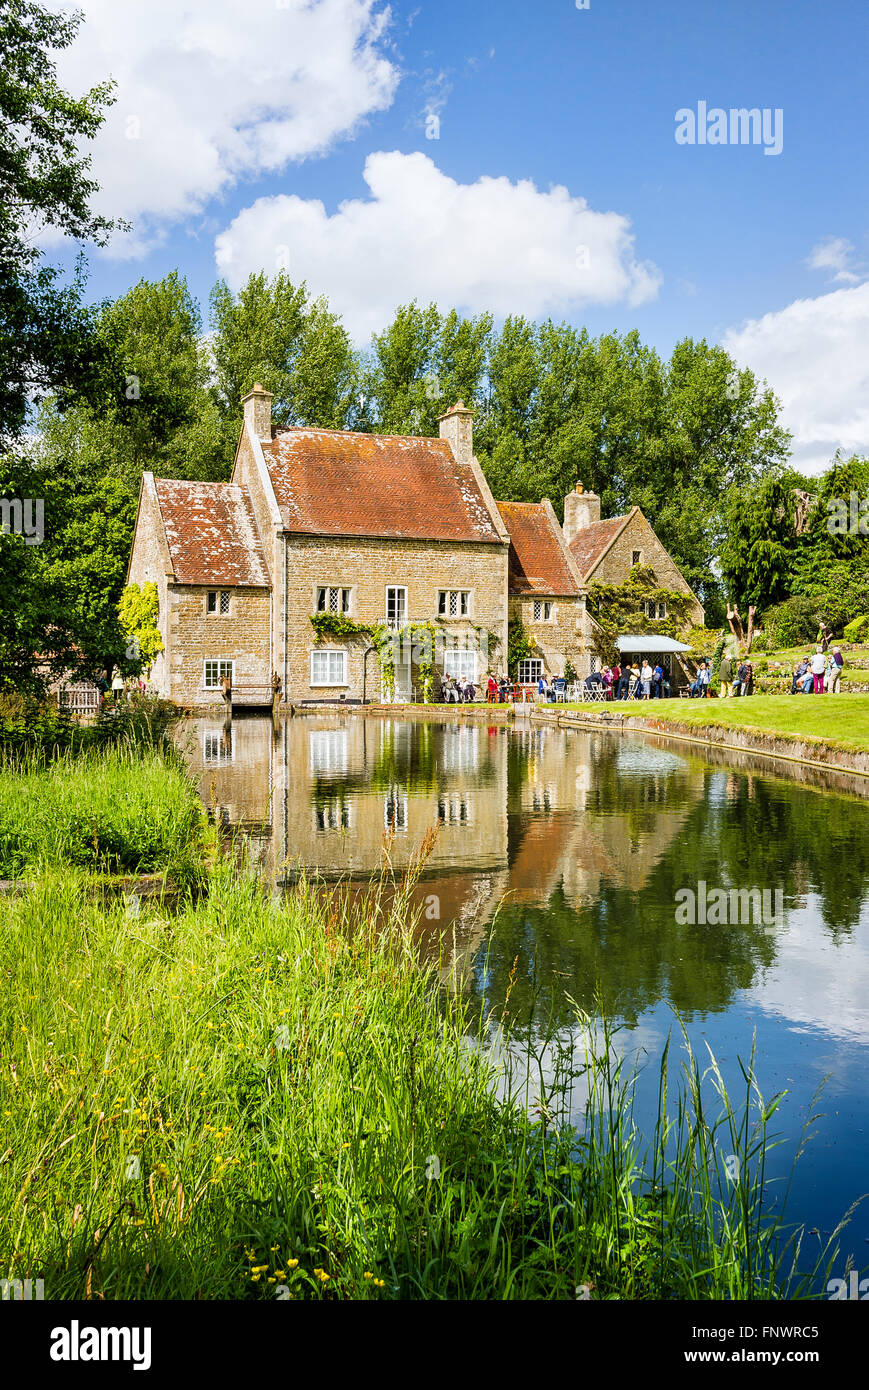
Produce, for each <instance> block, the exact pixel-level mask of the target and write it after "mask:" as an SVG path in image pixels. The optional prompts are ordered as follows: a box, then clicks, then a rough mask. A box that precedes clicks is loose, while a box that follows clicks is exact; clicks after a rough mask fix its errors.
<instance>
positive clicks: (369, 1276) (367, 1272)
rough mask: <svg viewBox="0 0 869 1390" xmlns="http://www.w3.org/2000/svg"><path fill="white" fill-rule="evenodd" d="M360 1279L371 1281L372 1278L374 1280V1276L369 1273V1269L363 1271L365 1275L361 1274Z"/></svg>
mask: <svg viewBox="0 0 869 1390" xmlns="http://www.w3.org/2000/svg"><path fill="white" fill-rule="evenodd" d="M362 1278H363V1279H373V1278H374V1275H373V1274H372V1273H371V1270H370V1269H366V1271H365V1273H364V1274H363V1276H362Z"/></svg>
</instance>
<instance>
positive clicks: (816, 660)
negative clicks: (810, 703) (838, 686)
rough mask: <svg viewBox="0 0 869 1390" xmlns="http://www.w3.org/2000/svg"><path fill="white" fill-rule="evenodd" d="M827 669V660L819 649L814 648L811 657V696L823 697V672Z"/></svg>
mask: <svg viewBox="0 0 869 1390" xmlns="http://www.w3.org/2000/svg"><path fill="white" fill-rule="evenodd" d="M826 669H827V658H826V657H825V656H824V653H823V652H822V651H821V648H820V647H816V648H815V655H814V656H813V657H812V686H813V694H815V695H823V693H824V671H825V670H826Z"/></svg>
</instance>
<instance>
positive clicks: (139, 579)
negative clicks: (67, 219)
mask: <svg viewBox="0 0 869 1390" xmlns="http://www.w3.org/2000/svg"><path fill="white" fill-rule="evenodd" d="M170 564H171V561H170V559H169V552H168V547H167V546H166V543H165V540H164V538H163V523H162V521H161V519H160V509H159V507H158V505H157V495H156V491H155V489H154V486H153V483H152V482H151V480H150V475H146V477H145V479H144V480H143V484H142V493H141V498H140V501H139V514H138V520H137V524H136V534H135V537H134V541H133V552H132V555H131V556H130V567H129V572H128V574H127V583H128V584H138V585H139V587H140V588H141V587H142V586H143V585H144V584H156V585H157V600H158V604H159V607H158V612H157V629H158V631H159V633H160V636H161V637H162V639H163V648H164V649H163V651H162V652H160V654H159V656H158V657H157V658H156V660H155V661H154V664H153V666H152V667H151V673H150V683H151V685H152V686H153V687H154V689H155V690H156V691H157V693H158V694H159V695H161V696H162V697H163V698H164V699H169V698H171V691H170V689H169V661H170V659H171V646H170V643H171V634H170V622H169V584H168V579H167V574H166V570H167V567H169V566H170ZM109 675H111V672H109Z"/></svg>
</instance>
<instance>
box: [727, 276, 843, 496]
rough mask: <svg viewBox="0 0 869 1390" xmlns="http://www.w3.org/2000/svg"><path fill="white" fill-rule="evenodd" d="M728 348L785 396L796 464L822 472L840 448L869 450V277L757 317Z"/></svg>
mask: <svg viewBox="0 0 869 1390" xmlns="http://www.w3.org/2000/svg"><path fill="white" fill-rule="evenodd" d="M724 347H725V348H726V349H727V351H728V352H730V353H732V354H733V356H734V357H735V358H736V359H737V361H738V362H740V363H742V364H743V365H745V366H749V367H751V368H752V369H753V370H754V371H755V372H756V373H757V374H758V375H759V376H761V377H765V378H766V380H767V381H768V382H769V384H770V386H772V388H773V390H774V391H775V393H776V395H777V396H778V397H779V398H780V400H781V402H782V407H783V411H782V418H783V422H784V424H785V425H786V426H787V428H788V429H790V430H791V431H792V432H793V435H794V441H793V451H794V463H795V464H796V465H797V467H799V468H801V469H802V470H803V471H805V472H808V473H818V472H820V471H821V470H822V469H824V468H826V467H827V465H828V464H829V462H830V460H831V458H832V456H833V454H834V453H835V452H836V450H837V449H839V448H841V449H842V450H843V451H844V452H845V453H863V454H867V453H869V283H867V284H865V285H859V286H857V287H856V288H854V289H847V290H834V291H833V292H832V293H830V294H825V295H821V296H820V297H819V298H817V299H798V300H796V301H795V303H793V304H789V305H788V306H787V308H785V309H781V310H778V311H777V312H775V313H770V314H765V315H764V316H763V318H760V319H750V320H749V321H748V322H747V323H745V324H743V325H742V327H741V328H738V329H731V330H730V331H729V332H728V333H727V334H726V335H725V337H724Z"/></svg>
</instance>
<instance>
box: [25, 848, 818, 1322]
mask: <svg viewBox="0 0 869 1390" xmlns="http://www.w3.org/2000/svg"><path fill="white" fill-rule="evenodd" d="M411 882H412V875H409V876H406V877H405V878H403V879H402V880H401V881H400V882H399V883H397V884H392V885H390V887H391V891H390V892H389V893H388V894H386V893H385V892H384V891H383V885H382V884H374V885H373V886H372V890H371V894H370V896H369V899H368V900H367V902H365V903H363V904H360V903H358V902H356V903H355V904H354V903H351V902H350V900H349V899H348V898H347V897H345V896H342V895H341V894H335V895H333V896H332V897H331V898H329V897H326V896H325V895H324V894H323V893H322V892H321V891H320V890H319V889H317V888H316V886H310V885H307V884H305V883H302V884H300V885H299V886H298V887H297V888H296V889H295V890H294V891H293V892H292V893H291V894H290V895H288V896H287V897H285V898H281V897H279V896H278V895H274V896H273V895H271V894H270V892H269V890H268V889H267V887H266V886H265V885H264V884H263V883H262V882H261V881H259V880H258V879H257V878H256V877H255V876H254V875H253V874H251V873H249V872H246V871H245V870H243V869H240V868H239V867H238V866H237V865H233V864H232V863H230V862H228V861H227V860H219V861H218V862H217V864H216V865H215V867H214V869H213V871H212V875H211V880H210V892H209V895H208V897H207V899H205V900H198V901H197V902H196V903H193V902H190V903H188V904H186V905H185V906H184V907H183V908H182V909H181V910H180V911H179V912H178V913H177V914H176V915H174V916H172V917H168V916H165V915H162V914H160V913H157V912H152V914H151V915H150V916H148V915H146V914H145V913H144V912H143V914H142V915H141V916H140V917H138V918H136V919H134V920H129V919H128V918H127V916H126V915H125V911H124V908H123V905H122V904H120V903H118V902H116V901H112V900H110V899H106V901H105V902H95V901H93V900H92V898H89V897H88V896H87V895H86V894H85V893H84V891H83V883H82V881H81V879H80V877H78V876H76V874H74V873H72V872H70V871H65V872H62V873H61V872H59V871H56V870H51V869H48V870H46V871H45V872H44V873H43V874H42V875H41V876H40V878H39V879H38V881H37V882H36V884H35V886H34V888H33V891H32V892H30V893H29V894H27V895H26V896H24V897H21V898H19V899H16V900H10V901H7V902H6V903H5V904H0V913H2V917H3V921H2V933H0V943H2V945H0V950H2V961H0V967H2V968H0V1018H2V1023H0V1028H2V1049H0V1051H2V1058H0V1088H2V1094H0V1123H2V1129H0V1154H2V1162H0V1273H2V1274H3V1275H6V1276H7V1277H20V1278H23V1277H27V1276H30V1277H42V1278H44V1280H45V1292H46V1297H49V1298H65V1297H69V1298H73V1297H97V1296H105V1297H107V1298H152V1299H153V1298H164V1299H165V1298H176V1299H177V1298H216V1299H273V1298H275V1297H293V1298H302V1299H305V1298H308V1299H310V1298H359V1299H377V1298H449V1299H457V1298H472V1299H517V1298H525V1299H549V1298H561V1299H564V1298H569V1299H573V1298H575V1297H577V1295H578V1291H581V1292H580V1293H579V1296H585V1295H586V1293H587V1294H588V1296H590V1297H592V1298H598V1297H600V1298H607V1297H622V1298H642V1297H670V1298H683V1297H685V1298H693V1297H698V1298H707V1299H710V1298H730V1297H743V1296H748V1297H776V1296H781V1295H782V1294H784V1293H785V1292H790V1293H791V1294H794V1293H799V1292H802V1291H805V1289H806V1288H807V1287H808V1285H806V1284H804V1283H803V1284H801V1283H800V1282H799V1279H794V1278H793V1277H792V1266H793V1264H794V1258H795V1253H796V1246H795V1244H794V1242H791V1243H790V1244H788V1242H787V1240H786V1239H785V1238H784V1236H783V1233H782V1231H781V1227H780V1220H777V1219H776V1218H773V1217H770V1218H766V1217H765V1215H764V1212H763V1200H762V1199H763V1190H764V1175H763V1168H762V1164H763V1155H764V1153H765V1150H766V1143H767V1135H766V1125H767V1121H768V1119H769V1118H770V1115H769V1107H764V1108H762V1109H761V1110H760V1111H757V1110H756V1109H755V1111H754V1119H753V1120H749V1119H748V1117H747V1115H746V1117H745V1118H741V1115H740V1111H739V1110H738V1109H737V1108H734V1107H733V1106H731V1105H730V1104H729V1102H727V1100H726V1096H725V1093H724V1092H723V1088H722V1091H721V1094H720V1097H719V1100H720V1101H721V1104H722V1105H723V1113H724V1116H725V1119H726V1120H727V1122H728V1123H729V1124H730V1129H729V1130H728V1144H730V1145H732V1152H734V1153H735V1154H736V1155H737V1156H738V1157H739V1159H740V1160H741V1161H743V1162H744V1169H743V1172H744V1174H745V1183H746V1184H747V1186H746V1187H745V1188H744V1194H745V1199H744V1200H743V1197H742V1196H740V1198H739V1199H738V1200H734V1196H735V1194H734V1190H733V1185H732V1184H729V1185H728V1182H727V1179H726V1178H722V1175H721V1173H720V1171H719V1170H718V1165H716V1164H715V1163H712V1162H711V1161H710V1147H709V1143H710V1132H711V1131H712V1128H713V1125H712V1124H710V1123H709V1122H707V1119H706V1114H705V1110H702V1109H701V1091H702V1086H701V1085H700V1077H699V1073H698V1072H697V1070H696V1067H693V1069H692V1066H691V1065H689V1071H688V1073H687V1086H683V1087H682V1088H681V1090H680V1093H679V1095H678V1096H677V1103H676V1112H675V1117H674V1119H673V1120H670V1119H668V1118H667V1116H668V1114H669V1111H670V1098H669V1097H668V1095H667V1088H668V1085H669V1082H668V1080H667V1057H666V1054H665V1057H664V1062H663V1067H662V1072H661V1086H662V1107H661V1116H662V1118H661V1124H660V1132H659V1134H658V1135H657V1136H655V1138H654V1140H653V1141H652V1148H651V1159H650V1161H644V1160H643V1159H642V1157H641V1146H640V1142H639V1136H638V1135H637V1134H636V1132H635V1129H634V1126H633V1120H632V1110H631V1094H632V1087H633V1084H634V1078H633V1077H632V1075H631V1074H630V1073H629V1072H627V1071H625V1070H624V1069H623V1064H621V1063H619V1062H618V1061H617V1060H616V1059H615V1055H614V1049H613V1047H612V1046H611V1042H612V1039H611V1037H610V1036H609V1035H608V1034H606V1035H604V1037H603V1039H602V1041H601V1040H600V1039H598V1040H597V1041H595V1040H594V1032H593V1030H590V1031H589V1033H588V1036H589V1039H590V1041H589V1053H588V1056H587V1058H586V1063H585V1067H584V1068H583V1069H582V1070H583V1076H584V1078H585V1081H586V1084H587V1085H588V1107H587V1111H586V1115H585V1122H584V1125H583V1126H582V1128H581V1131H580V1132H579V1133H577V1132H575V1131H573V1130H571V1129H570V1127H569V1126H566V1125H564V1124H562V1123H560V1121H559V1117H558V1115H557V1114H556V1113H555V1112H556V1110H557V1104H558V1095H559V1094H563V1086H564V1083H565V1080H566V1078H564V1077H561V1078H559V1077H557V1076H556V1078H555V1079H554V1081H553V1083H552V1085H551V1087H550V1088H549V1091H548V1094H547V1096H546V1097H545V1098H544V1101H543V1103H542V1105H541V1108H540V1113H539V1118H534V1117H533V1116H529V1115H528V1113H527V1112H526V1110H525V1109H524V1108H523V1107H522V1106H521V1105H520V1104H519V1103H518V1100H517V1099H515V1098H510V1097H508V1098H507V1100H506V1101H505V1100H503V1099H498V1098H497V1096H496V1091H495V1085H494V1076H493V1072H492V1063H491V1061H490V1060H489V1058H488V1057H487V1054H486V1052H485V1051H484V1050H483V1049H481V1048H478V1047H474V1046H472V1045H470V1044H469V1042H468V1030H469V1019H468V1016H467V1010H466V1007H465V1005H464V1004H463V1003H462V1002H461V1000H460V999H458V998H456V997H454V996H452V995H450V994H445V993H444V992H442V991H441V990H439V989H438V988H437V987H436V985H435V975H434V974H433V973H429V972H424V971H422V970H421V969H420V967H419V964H418V957H417V954H416V952H415V950H414V945H413V933H412V920H411V916H412V914H411V910H410V890H411ZM384 925H385V928H386V930H384V929H383V927H384ZM585 1022H586V1023H588V1022H589V1021H588V1020H585ZM752 1085H753V1083H752ZM750 1099H752V1101H754V1100H756V1097H755V1096H753V1095H752V1097H751V1098H750ZM722 1183H723V1184H724V1185H723V1186H722ZM775 1239H778V1240H779V1242H780V1243H779V1245H778V1246H777V1245H776V1244H775ZM789 1280H790V1282H789Z"/></svg>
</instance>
